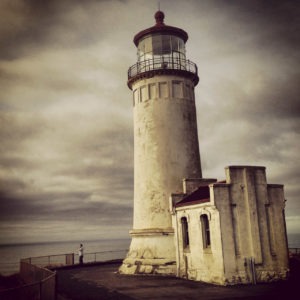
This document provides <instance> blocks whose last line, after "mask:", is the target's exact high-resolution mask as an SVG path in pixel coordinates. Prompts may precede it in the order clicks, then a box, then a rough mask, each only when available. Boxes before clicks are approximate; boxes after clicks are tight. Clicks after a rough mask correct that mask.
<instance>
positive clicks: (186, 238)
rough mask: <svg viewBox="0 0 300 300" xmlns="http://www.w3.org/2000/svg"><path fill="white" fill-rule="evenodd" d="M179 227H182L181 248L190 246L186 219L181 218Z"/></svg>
mask: <svg viewBox="0 0 300 300" xmlns="http://www.w3.org/2000/svg"><path fill="white" fill-rule="evenodd" d="M181 227H182V241H183V248H187V247H188V246H189V244H190V239H189V227H188V222H187V219H186V217H183V218H181Z"/></svg>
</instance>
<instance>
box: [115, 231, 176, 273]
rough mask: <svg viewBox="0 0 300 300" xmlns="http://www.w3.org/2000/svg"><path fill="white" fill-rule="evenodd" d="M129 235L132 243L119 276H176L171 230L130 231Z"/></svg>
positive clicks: (172, 233) (172, 232)
mask: <svg viewBox="0 0 300 300" xmlns="http://www.w3.org/2000/svg"><path fill="white" fill-rule="evenodd" d="M130 234H131V236H132V241H131V245H130V249H129V252H128V254H127V257H126V258H125V259H124V260H123V264H122V265H121V267H120V268H119V272H120V274H127V275H137V274H160V275H168V276H176V256H175V244H174V230H173V228H168V229H140V230H132V231H131V232H130Z"/></svg>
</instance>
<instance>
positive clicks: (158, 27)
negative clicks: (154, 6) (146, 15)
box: [133, 10, 188, 46]
mask: <svg viewBox="0 0 300 300" xmlns="http://www.w3.org/2000/svg"><path fill="white" fill-rule="evenodd" d="M154 17H155V20H156V24H155V25H154V26H152V27H150V28H147V29H145V30H142V31H140V32H139V33H138V34H136V35H135V37H134V39H133V42H134V44H135V45H136V46H138V44H139V41H140V40H141V39H142V38H143V37H145V36H146V35H149V34H156V33H157V34H169V35H175V36H177V37H179V38H181V39H183V41H184V42H186V41H187V40H188V34H187V33H186V32H185V31H184V30H182V29H180V28H177V27H173V26H168V25H165V23H164V18H165V14H164V13H163V12H162V11H160V10H159V11H157V12H156V13H155V15H154Z"/></svg>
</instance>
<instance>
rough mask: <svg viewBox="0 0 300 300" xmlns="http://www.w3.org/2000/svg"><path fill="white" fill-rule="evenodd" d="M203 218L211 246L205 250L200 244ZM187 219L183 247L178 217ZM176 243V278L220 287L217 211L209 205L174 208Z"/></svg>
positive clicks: (222, 268)
mask: <svg viewBox="0 0 300 300" xmlns="http://www.w3.org/2000/svg"><path fill="white" fill-rule="evenodd" d="M203 214H205V215H207V216H208V219H209V223H210V230H211V235H210V238H211V246H209V247H205V245H204V243H203V235H202V230H203V228H202V225H201V222H200V216H201V215H203ZM183 217H186V218H187V220H188V228H189V238H190V244H189V246H188V247H186V248H184V244H183V234H182V230H183V228H182V224H181V218H183ZM174 220H175V222H176V229H177V230H176V233H175V237H176V243H177V247H178V250H179V251H178V254H177V263H178V276H179V277H183V278H187V279H191V280H198V281H204V282H211V283H216V284H223V282H224V267H223V256H222V243H221V235H220V234H221V233H220V222H219V221H220V219H219V212H218V211H217V210H216V209H215V207H214V206H213V205H211V204H209V203H208V204H200V205H194V206H193V207H192V206H191V207H183V208H178V209H177V212H176V216H175V217H174Z"/></svg>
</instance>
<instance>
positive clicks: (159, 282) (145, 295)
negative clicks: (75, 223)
mask: <svg viewBox="0 0 300 300" xmlns="http://www.w3.org/2000/svg"><path fill="white" fill-rule="evenodd" d="M295 263H296V267H297V268H296V270H297V272H294V273H293V276H292V277H291V279H290V280H289V281H287V282H278V283H269V284H257V285H239V286H227V287H224V286H215V285H210V284H206V283H201V282H195V281H188V280H183V279H179V278H173V277H156V276H128V275H127V276H126V275H120V274H118V273H117V270H118V267H119V265H120V264H119V263H111V264H102V265H94V266H92V265H90V266H83V267H80V268H72V269H65V270H58V271H57V272H58V293H59V295H60V297H59V298H58V299H68V300H69V299H72V300H77V299H84V300H92V299H101V300H106V299H119V300H130V299H149V300H150V299H151V300H152V299H155V300H161V299H169V300H177V299H178V300H179V299H180V300H185V299H189V300H193V299H205V300H209V299H231V300H233V299H235V300H237V299H255V300H257V299H264V300H265V299H272V300H274V299H294V297H293V296H291V295H295V294H296V291H297V293H298V286H299V284H300V281H299V278H300V276H299V270H300V262H299V261H297V262H294V264H295ZM293 266H294V265H293ZM293 266H292V267H293ZM294 267H295V266H294Z"/></svg>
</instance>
